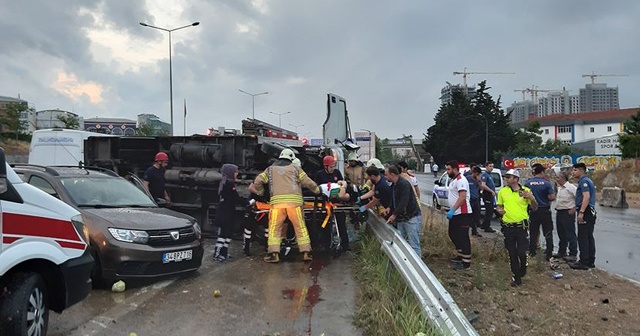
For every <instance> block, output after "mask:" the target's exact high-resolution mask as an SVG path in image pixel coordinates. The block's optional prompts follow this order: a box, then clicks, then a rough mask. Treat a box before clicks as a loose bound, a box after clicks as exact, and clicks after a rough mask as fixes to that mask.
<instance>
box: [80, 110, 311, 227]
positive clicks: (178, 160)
mask: <svg viewBox="0 0 640 336" xmlns="http://www.w3.org/2000/svg"><path fill="white" fill-rule="evenodd" d="M245 122H246V123H247V124H250V125H252V126H254V128H255V126H256V125H257V124H259V125H261V127H265V126H266V125H268V124H265V123H262V122H259V121H257V120H253V119H250V120H245V121H244V122H243V125H244V124H245ZM274 127H275V126H274ZM284 148H291V149H293V150H294V151H295V152H296V154H297V156H298V157H299V158H300V160H301V161H302V162H303V167H304V168H305V169H307V170H308V171H310V172H311V171H315V170H317V169H320V168H321V160H320V156H319V152H320V150H321V149H320V148H308V147H304V146H302V143H301V142H299V141H296V140H295V139H286V138H273V137H263V136H261V135H246V134H242V135H215V136H204V135H194V136H183V137H179V136H178V137H176V136H171V137H170V136H160V137H91V138H89V139H87V140H86V141H85V164H86V165H90V166H99V167H104V168H108V169H112V170H114V171H116V172H117V173H118V174H120V175H122V176H127V175H130V174H133V175H137V176H139V177H141V176H142V175H143V174H144V172H145V170H146V169H147V168H148V167H149V166H150V165H151V164H152V161H153V157H154V155H155V154H156V153H157V152H165V153H167V154H168V155H169V157H170V165H169V167H168V168H167V170H166V172H165V179H166V189H167V192H168V193H169V195H170V196H171V204H170V207H171V208H172V209H174V210H176V211H180V212H183V213H186V214H189V215H191V216H193V217H195V218H196V219H198V221H199V222H200V223H201V224H202V226H203V231H204V233H205V234H209V235H211V234H213V231H214V228H213V225H212V223H213V218H214V217H215V209H216V207H217V204H218V202H219V200H218V184H219V182H220V180H221V179H222V174H221V173H220V167H221V166H222V165H223V164H224V163H233V164H235V165H237V166H238V167H239V179H240V183H238V191H239V193H240V195H241V196H245V197H246V196H248V190H247V187H248V184H249V183H250V182H251V181H253V179H254V178H255V177H256V175H257V174H259V173H261V172H262V171H263V170H264V169H265V168H266V167H268V166H269V165H271V164H272V163H273V161H274V160H275V158H277V157H278V154H279V153H280V151H282V149H284ZM239 210H242V209H239Z"/></svg>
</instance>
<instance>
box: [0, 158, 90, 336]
mask: <svg viewBox="0 0 640 336" xmlns="http://www.w3.org/2000/svg"><path fill="white" fill-rule="evenodd" d="M0 213H1V216H0V307H1V308H2V309H0V335H46V333H47V325H48V321H49V310H53V311H55V312H58V313H59V312H62V311H63V310H64V309H66V308H67V307H69V306H71V305H73V304H75V303H77V302H79V301H81V300H83V299H85V298H86V297H87V295H88V294H89V292H90V290H91V285H92V284H91V278H90V276H91V270H92V269H93V265H94V262H93V258H92V257H91V254H90V252H89V249H88V243H87V242H88V241H89V239H88V230H87V228H86V227H85V225H84V222H83V219H82V217H81V215H80V213H79V212H78V211H76V210H75V209H73V208H72V207H70V206H68V205H67V204H65V203H64V202H62V201H60V200H59V199H56V198H55V197H53V196H51V195H48V194H46V193H45V192H43V191H41V190H39V189H37V188H35V187H33V186H31V185H29V184H27V183H25V182H23V181H22V179H20V177H19V176H18V175H17V174H16V173H15V172H14V171H13V169H12V168H11V167H10V166H9V165H7V163H6V161H5V157H4V150H3V149H2V148H0Z"/></svg>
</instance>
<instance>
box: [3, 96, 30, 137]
mask: <svg viewBox="0 0 640 336" xmlns="http://www.w3.org/2000/svg"><path fill="white" fill-rule="evenodd" d="M22 112H35V111H34V109H33V108H29V106H28V105H27V103H9V104H7V106H6V110H5V113H4V115H0V125H3V126H6V127H4V128H3V130H4V131H5V132H6V131H11V132H13V135H14V137H15V139H16V140H18V137H19V134H21V133H24V132H25V131H26V129H27V122H26V121H24V120H20V114H22Z"/></svg>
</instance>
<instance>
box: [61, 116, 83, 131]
mask: <svg viewBox="0 0 640 336" xmlns="http://www.w3.org/2000/svg"><path fill="white" fill-rule="evenodd" d="M56 118H57V119H58V120H60V121H61V122H62V123H63V124H64V128H67V129H80V120H79V119H78V117H77V116H74V115H72V114H58V115H57V116H56Z"/></svg>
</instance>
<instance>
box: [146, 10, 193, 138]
mask: <svg viewBox="0 0 640 336" xmlns="http://www.w3.org/2000/svg"><path fill="white" fill-rule="evenodd" d="M199 24H200V22H197V21H196V22H194V23H192V24H189V25H186V26H182V27H178V28H172V29H166V28H161V27H156V26H152V25H150V24H147V23H144V22H140V25H141V26H143V27H149V28H154V29H158V30H162V31H166V32H167V33H169V104H170V108H169V110H170V111H171V119H170V124H171V135H173V65H172V55H171V32H174V31H176V30H180V29H184V28H189V27H195V26H197V25H199Z"/></svg>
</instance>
